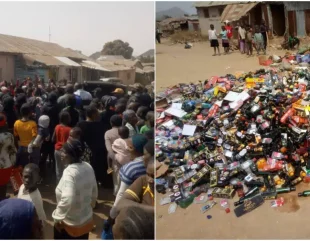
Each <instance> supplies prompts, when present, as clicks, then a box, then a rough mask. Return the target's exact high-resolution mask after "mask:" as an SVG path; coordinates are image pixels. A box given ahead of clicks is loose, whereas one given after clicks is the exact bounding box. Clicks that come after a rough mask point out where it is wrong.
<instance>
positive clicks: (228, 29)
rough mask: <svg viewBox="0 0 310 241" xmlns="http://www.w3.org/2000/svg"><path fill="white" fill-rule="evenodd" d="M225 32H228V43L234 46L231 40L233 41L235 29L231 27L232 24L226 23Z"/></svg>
mask: <svg viewBox="0 0 310 241" xmlns="http://www.w3.org/2000/svg"><path fill="white" fill-rule="evenodd" d="M225 30H226V33H227V38H228V43H229V46H232V43H231V39H232V36H233V32H232V30H233V28H232V26H230V23H229V21H228V20H226V21H225Z"/></svg>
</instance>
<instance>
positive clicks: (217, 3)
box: [194, 1, 240, 8]
mask: <svg viewBox="0 0 310 241" xmlns="http://www.w3.org/2000/svg"><path fill="white" fill-rule="evenodd" d="M235 3H240V1H239V2H225V1H207V2H195V3H194V7H196V8H201V7H216V6H223V5H229V4H235Z"/></svg>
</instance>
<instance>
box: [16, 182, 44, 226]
mask: <svg viewBox="0 0 310 241" xmlns="http://www.w3.org/2000/svg"><path fill="white" fill-rule="evenodd" d="M24 190H25V185H24V184H23V185H21V186H20V188H19V191H18V195H17V198H20V199H24V200H27V201H30V202H32V203H33V205H34V206H35V208H36V211H37V214H38V217H39V219H40V220H41V221H46V215H45V212H44V208H43V201H42V197H41V193H40V191H39V189H37V190H35V191H33V192H32V193H27V194H24ZM43 223H44V222H43Z"/></svg>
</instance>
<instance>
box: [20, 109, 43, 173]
mask: <svg viewBox="0 0 310 241" xmlns="http://www.w3.org/2000/svg"><path fill="white" fill-rule="evenodd" d="M20 114H21V119H20V120H17V121H16V122H15V124H14V136H15V137H16V139H17V140H18V146H19V148H18V151H17V155H16V165H21V166H23V167H25V166H26V165H27V164H28V163H29V161H30V162H35V163H38V160H34V158H33V156H32V155H30V160H29V153H28V145H29V144H30V143H31V142H32V141H33V140H34V139H35V138H36V137H37V134H38V130H37V124H36V123H35V121H33V120H30V117H31V115H32V113H31V107H30V105H28V104H23V105H22V107H21V108H20Z"/></svg>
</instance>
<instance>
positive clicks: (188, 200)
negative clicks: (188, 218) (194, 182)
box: [178, 194, 195, 208]
mask: <svg viewBox="0 0 310 241" xmlns="http://www.w3.org/2000/svg"><path fill="white" fill-rule="evenodd" d="M194 199H195V195H194V194H190V195H189V196H188V197H186V198H184V199H182V200H181V201H179V203H178V204H179V206H180V207H181V208H187V207H188V206H189V205H191V204H192V203H193V201H194Z"/></svg>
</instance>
